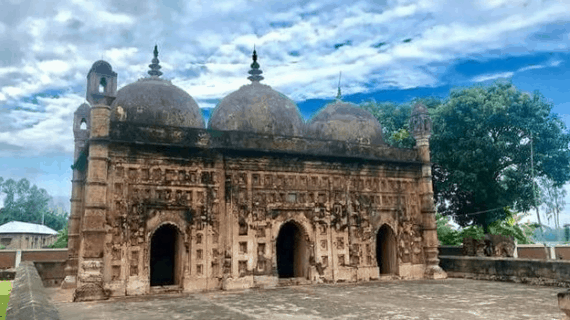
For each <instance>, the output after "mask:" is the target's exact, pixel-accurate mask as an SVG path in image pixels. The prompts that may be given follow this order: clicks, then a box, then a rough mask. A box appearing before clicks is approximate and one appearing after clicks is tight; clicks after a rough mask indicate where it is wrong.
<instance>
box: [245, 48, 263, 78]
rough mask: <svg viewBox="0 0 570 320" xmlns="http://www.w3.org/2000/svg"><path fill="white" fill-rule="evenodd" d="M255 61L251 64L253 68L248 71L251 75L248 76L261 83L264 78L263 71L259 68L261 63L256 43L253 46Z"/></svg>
mask: <svg viewBox="0 0 570 320" xmlns="http://www.w3.org/2000/svg"><path fill="white" fill-rule="evenodd" d="M252 58H253V63H252V64H251V70H249V71H248V73H249V74H251V76H249V77H247V78H248V79H249V80H251V82H252V83H259V81H261V80H263V77H262V76H261V74H262V73H263V71H261V70H259V63H257V52H255V45H254V46H253V56H252Z"/></svg>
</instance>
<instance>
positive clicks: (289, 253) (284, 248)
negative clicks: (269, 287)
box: [277, 221, 309, 278]
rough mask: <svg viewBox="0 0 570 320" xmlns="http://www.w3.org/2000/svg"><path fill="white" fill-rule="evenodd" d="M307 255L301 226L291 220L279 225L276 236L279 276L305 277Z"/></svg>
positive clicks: (306, 246)
mask: <svg viewBox="0 0 570 320" xmlns="http://www.w3.org/2000/svg"><path fill="white" fill-rule="evenodd" d="M308 257H309V253H308V245H307V241H306V240H305V237H304V235H303V232H302V231H301V228H300V227H299V226H298V225H297V224H296V223H294V222H292V221H289V222H287V223H285V224H284V225H283V226H281V229H280V230H279V235H278V236H277V272H278V273H279V278H299V277H306V276H307V267H308V262H309V261H308V260H309V258H308Z"/></svg>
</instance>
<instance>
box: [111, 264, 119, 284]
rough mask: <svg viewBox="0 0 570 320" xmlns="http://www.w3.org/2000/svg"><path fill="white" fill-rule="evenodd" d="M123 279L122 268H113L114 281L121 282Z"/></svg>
mask: <svg viewBox="0 0 570 320" xmlns="http://www.w3.org/2000/svg"><path fill="white" fill-rule="evenodd" d="M120 278H121V266H113V267H112V280H113V281H115V280H119V279H120Z"/></svg>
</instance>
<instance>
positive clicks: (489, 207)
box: [431, 83, 570, 233]
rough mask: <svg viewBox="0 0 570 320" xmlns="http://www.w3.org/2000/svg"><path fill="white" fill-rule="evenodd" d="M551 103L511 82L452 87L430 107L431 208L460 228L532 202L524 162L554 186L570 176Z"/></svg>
mask: <svg viewBox="0 0 570 320" xmlns="http://www.w3.org/2000/svg"><path fill="white" fill-rule="evenodd" d="M551 109H552V105H551V104H549V103H547V102H546V101H545V99H544V97H543V96H542V95H541V94H540V93H539V92H538V91H535V93H534V94H533V95H532V96H529V95H527V94H524V93H522V92H520V91H518V90H516V89H515V88H514V86H513V85H512V84H511V83H495V84H494V85H493V86H490V87H472V88H468V89H462V90H453V91H452V92H451V94H450V97H449V99H447V101H446V102H445V103H444V104H442V105H441V106H440V107H439V108H437V109H436V110H434V112H433V135H432V139H431V151H432V152H431V154H432V161H433V162H434V163H435V165H434V170H433V172H434V180H435V181H434V182H435V188H434V192H435V196H436V199H437V203H438V211H439V212H441V213H442V214H443V215H454V219H455V221H456V222H457V223H458V224H459V225H461V226H467V225H471V224H475V225H480V226H482V227H483V228H484V230H485V232H487V233H488V232H489V226H490V225H491V223H493V222H494V221H497V220H504V219H505V218H506V217H507V213H506V210H504V209H503V208H505V207H513V208H515V209H516V210H518V211H525V212H526V211H528V210H529V209H530V207H531V206H533V205H534V204H535V202H534V200H535V199H534V196H533V181H532V179H531V168H530V153H531V150H530V139H531V134H532V139H533V142H534V157H535V159H534V160H535V161H534V162H535V164H534V171H535V175H536V176H538V177H548V178H549V179H551V180H552V181H553V182H554V184H555V185H556V186H561V185H562V184H563V183H565V182H566V181H568V180H570V167H569V164H570V150H569V148H568V143H569V142H570V135H569V134H568V133H567V132H565V131H566V127H565V126H564V123H563V122H562V121H561V120H560V118H559V117H558V116H557V115H555V114H551V112H550V111H551Z"/></svg>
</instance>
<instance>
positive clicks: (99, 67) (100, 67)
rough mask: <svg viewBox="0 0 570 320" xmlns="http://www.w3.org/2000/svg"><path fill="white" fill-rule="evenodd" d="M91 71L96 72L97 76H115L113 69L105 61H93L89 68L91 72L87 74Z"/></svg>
mask: <svg viewBox="0 0 570 320" xmlns="http://www.w3.org/2000/svg"><path fill="white" fill-rule="evenodd" d="M93 71H94V72H97V73H99V74H104V75H109V76H113V75H116V73H115V72H114V71H113V68H112V67H111V65H110V64H109V62H107V61H105V60H98V61H95V62H94V63H93V65H92V66H91V70H89V73H91V72H93Z"/></svg>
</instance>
